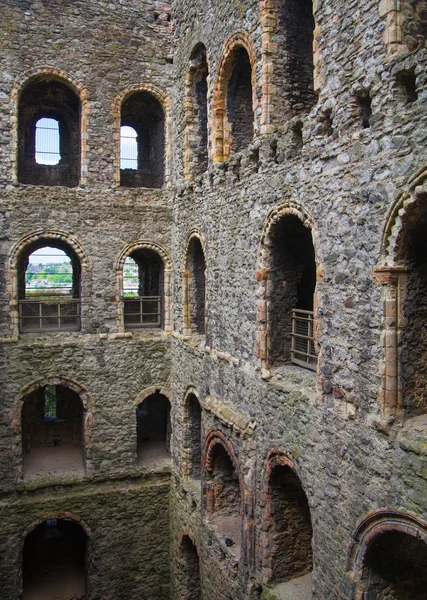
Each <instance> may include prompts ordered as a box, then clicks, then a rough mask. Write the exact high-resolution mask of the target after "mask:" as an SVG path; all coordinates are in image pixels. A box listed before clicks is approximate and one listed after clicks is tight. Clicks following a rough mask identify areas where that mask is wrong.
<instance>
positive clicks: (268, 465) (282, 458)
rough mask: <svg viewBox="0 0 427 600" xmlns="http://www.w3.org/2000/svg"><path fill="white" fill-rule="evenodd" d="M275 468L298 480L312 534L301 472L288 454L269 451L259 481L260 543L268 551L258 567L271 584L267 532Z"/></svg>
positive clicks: (270, 555)
mask: <svg viewBox="0 0 427 600" xmlns="http://www.w3.org/2000/svg"><path fill="white" fill-rule="evenodd" d="M276 467H287V468H288V469H289V470H290V471H291V472H292V473H293V475H294V476H295V478H296V479H297V480H298V484H299V487H300V489H301V491H302V493H303V494H304V496H305V499H306V502H307V506H308V511H309V518H310V522H309V523H308V524H307V523H306V526H307V528H308V529H310V530H311V536H312V533H313V530H312V520H311V507H310V503H309V500H308V498H309V495H308V494H307V492H306V488H305V486H304V484H303V481H304V479H303V477H302V476H301V471H300V468H299V466H298V464H297V463H296V461H295V460H294V459H293V457H292V456H291V454H289V453H288V452H284V451H282V450H277V449H272V450H270V451H269V452H268V454H267V457H266V459H265V462H264V471H263V476H262V480H261V489H262V496H263V498H264V503H265V508H264V510H263V514H262V543H263V547H265V548H268V551H267V552H266V553H264V555H263V557H262V564H261V565H260V567H261V569H262V572H263V577H264V580H265V582H271V581H272V579H273V577H274V570H273V548H272V544H271V539H270V533H269V532H270V529H271V528H272V526H273V520H272V516H271V515H272V511H271V509H272V503H273V493H272V490H271V486H270V479H271V476H272V474H273V472H274V469H275V468H276ZM308 526H309V527H308ZM310 539H311V538H310ZM310 547H311V544H310ZM310 558H311V560H312V553H310Z"/></svg>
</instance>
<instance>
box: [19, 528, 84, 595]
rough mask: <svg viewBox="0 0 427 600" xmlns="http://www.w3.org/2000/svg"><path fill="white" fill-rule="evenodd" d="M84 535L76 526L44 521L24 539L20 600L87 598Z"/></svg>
mask: <svg viewBox="0 0 427 600" xmlns="http://www.w3.org/2000/svg"><path fill="white" fill-rule="evenodd" d="M86 553H87V535H86V533H85V531H84V529H83V528H82V527H81V526H80V525H79V524H78V523H76V522H74V521H70V520H68V519H54V518H52V519H47V520H46V521H43V522H42V523H40V524H39V525H38V526H37V527H35V528H34V529H33V530H32V531H31V532H30V533H29V534H28V535H27V537H26V538H25V542H24V550H23V559H22V570H23V580H24V590H23V595H22V598H23V600H39V599H40V598H43V600H54V599H55V598H84V597H85V596H86V579H87V567H86Z"/></svg>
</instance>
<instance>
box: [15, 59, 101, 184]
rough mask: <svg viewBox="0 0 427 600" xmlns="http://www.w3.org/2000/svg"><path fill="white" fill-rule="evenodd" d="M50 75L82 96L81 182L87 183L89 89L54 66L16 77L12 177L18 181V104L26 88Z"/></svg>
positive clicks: (32, 70) (33, 70)
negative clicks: (38, 79)
mask: <svg viewBox="0 0 427 600" xmlns="http://www.w3.org/2000/svg"><path fill="white" fill-rule="evenodd" d="M44 76H45V77H49V78H53V79H56V80H57V81H59V82H60V83H63V84H64V85H66V86H67V87H69V88H71V89H72V90H73V92H74V93H75V94H76V95H77V96H78V97H79V98H80V104H81V111H80V183H81V184H85V183H86V182H87V176H88V159H87V148H88V121H89V115H90V111H91V108H90V100H89V92H88V90H87V89H86V88H85V87H84V86H83V85H82V84H81V83H80V82H79V81H78V80H77V79H76V78H75V77H73V76H72V75H70V74H69V73H67V71H64V70H63V69H58V68H57V67H53V66H45V67H38V68H36V69H31V70H30V71H26V72H24V73H22V74H21V75H19V76H18V77H16V79H15V81H14V83H13V86H12V91H11V115H10V120H11V124H12V149H13V163H12V169H13V170H12V179H13V181H18V105H19V98H20V95H21V93H22V91H23V90H24V88H25V87H26V86H27V85H28V84H29V83H31V82H32V81H34V79H37V78H43V77H44Z"/></svg>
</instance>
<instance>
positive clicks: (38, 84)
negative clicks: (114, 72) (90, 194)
mask: <svg viewBox="0 0 427 600" xmlns="http://www.w3.org/2000/svg"><path fill="white" fill-rule="evenodd" d="M80 118H81V103H80V98H79V97H78V95H77V94H76V93H75V92H74V91H73V90H72V89H71V88H70V87H69V86H68V85H66V84H65V83H62V82H61V81H59V80H57V79H49V78H48V76H47V75H43V76H40V77H37V78H35V79H34V80H32V81H31V82H30V83H28V85H26V86H25V88H24V89H23V90H22V93H21V95H20V98H19V106H18V181H19V182H21V183H28V184H33V185H49V186H58V185H59V186H68V187H75V186H77V185H78V183H79V176H80V158H81V157H80V154H81V146H80V141H81V140H80Z"/></svg>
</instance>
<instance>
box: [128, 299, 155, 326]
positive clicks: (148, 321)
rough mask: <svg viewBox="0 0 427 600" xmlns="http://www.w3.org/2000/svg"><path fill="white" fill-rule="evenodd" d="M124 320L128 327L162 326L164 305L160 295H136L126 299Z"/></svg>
mask: <svg viewBox="0 0 427 600" xmlns="http://www.w3.org/2000/svg"><path fill="white" fill-rule="evenodd" d="M124 322H125V327H126V328H127V329H137V328H139V327H160V326H161V324H162V305H161V297H160V296H135V297H132V298H125V299H124Z"/></svg>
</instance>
